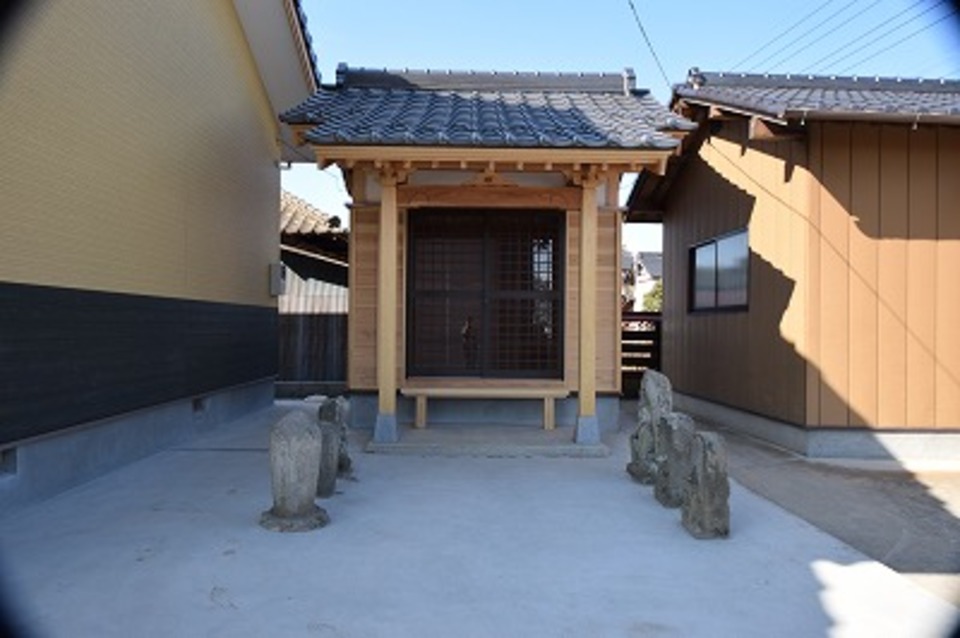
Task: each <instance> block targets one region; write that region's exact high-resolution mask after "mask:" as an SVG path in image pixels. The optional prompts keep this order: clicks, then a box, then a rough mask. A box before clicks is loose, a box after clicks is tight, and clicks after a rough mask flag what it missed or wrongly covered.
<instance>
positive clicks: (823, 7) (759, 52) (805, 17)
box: [730, 0, 834, 71]
mask: <svg viewBox="0 0 960 638" xmlns="http://www.w3.org/2000/svg"><path fill="white" fill-rule="evenodd" d="M833 1H834V0H826V2H824V3H823V4H821V5H820V6H819V7H817V8H816V9H814V10H813V11H811V12H810V13H808V14H807V15H805V16H803V17H802V18H800V19H799V20H797V21H796V22H794V23H793V25H792V26H790V27H789V28H788V29H787V30H786V31H784V32H782V33H778V34H777V35H775V36H774V37H773V39H772V40H770V41H769V42H767V43H766V44H764V45H763V46H762V47H760V48H759V49H757V50H756V51H754V52H753V53H751V54H750V55H748V56H747V57H745V58H744V59H742V60H740V61H739V62H737V63H736V64H734V65H733V67H731V69H730V70H731V71H736V70H737V69H739V68H740V67H741V66H743V65H744V64H746V63H747V62H749V61H750V60H752V59H753V58H755V57H756V56H758V55H760V54H761V53H762V52H763V51H764V50H766V48H767V47H769V46H770V45H772V44H776V43H777V42H779V41H780V38H782V37H783V36H785V35H787V34H788V33H790V32H791V31H793V30H794V29H796V28H797V27H799V26H800V25H801V24H803V23H804V22H806V21H807V20H809V19H810V18H812V17H813V16H815V15H816V14H818V13H820V12H821V11H823V10H824V9H825V8H827V5H829V4H831V3H833Z"/></svg>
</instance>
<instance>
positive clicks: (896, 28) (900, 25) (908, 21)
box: [801, 0, 945, 73]
mask: <svg viewBox="0 0 960 638" xmlns="http://www.w3.org/2000/svg"><path fill="white" fill-rule="evenodd" d="M944 2H945V0H940V1H939V2H937V4H935V5H933V7H931V8H930V9H927V11H930V10H931V9H933V8H936V7H938V6H940V5H941V4H943V3H944ZM923 3H924V0H917V1H916V2H914V3H913V4H911V5H910V6H909V7H907V8H906V9H904V10H903V11H900V12H899V13H897V14H896V15H894V16H891V17H889V18H887V19H886V20H884V21H883V22H881V23H880V24H878V25H876V26H874V27H873V28H872V29H869V30H867V31H866V32H865V33H863V34H861V35H859V36H858V37H856V38H854V39H853V40H851V41H850V42H847V43H846V44H844V45H843V46H842V47H839V48H838V49H834V50H833V51H832V52H830V53H828V54H827V55H825V56H823V57H822V58H820V59H819V60H817V61H816V62H814V63H813V64H811V65H810V66H808V67H807V68H806V69H804V70H803V71H801V73H808V72H810V71H815V70H816V69H817V67H818V66H819V65H820V63H822V62H825V61H826V60H829V59H830V58H832V57H834V56H836V55H837V54H838V53H840V52H841V51H844V50H845V49H849V48H850V47H852V46H854V45H855V44H856V43H857V42H860V41H861V40H863V39H864V38H866V37H867V36H869V35H871V34H872V33H874V32H876V31H877V30H878V29H882V28H883V27H885V26H887V25H888V24H890V23H891V22H893V21H894V20H896V19H897V18H899V17H900V16H902V15H904V14H906V13H909V12H910V11H912V10H913V9H914V8H915V7H918V6H920V5H921V4H923ZM924 13H926V11H925V12H924ZM920 15H923V13H921V14H920ZM917 17H919V16H914V17H913V18H910V19H909V20H907V21H906V22H901V23H900V24H898V25H896V26H894V27H893V28H891V29H888V30H887V31H884V32H883V33H882V34H880V35H879V36H877V37H876V38H874V39H873V40H870V42H867V43H866V44H865V45H863V46H861V47H859V48H857V49H855V50H853V51H851V52H850V53H848V54H847V55H845V56H843V57H841V58H839V59H838V60H834V61H833V62H831V63H830V64H831V65H833V64H837V63H839V62H841V61H842V60H846V59H847V58H849V57H850V56H852V55H854V54H856V53H858V52H860V51H862V50H863V49H865V48H867V47H868V46H870V45H872V44H873V43H875V42H877V41H878V40H882V39H883V38H885V37H887V36H888V35H890V34H891V33H893V32H894V31H897V30H898V29H900V28H902V27H904V26H905V25H907V24H909V23H910V22H912V21H914V20H916V19H917ZM828 66H829V65H828Z"/></svg>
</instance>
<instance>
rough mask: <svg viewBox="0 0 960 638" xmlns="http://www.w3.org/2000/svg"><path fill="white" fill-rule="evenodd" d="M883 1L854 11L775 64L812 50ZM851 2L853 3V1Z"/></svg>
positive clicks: (877, 0)
mask: <svg viewBox="0 0 960 638" xmlns="http://www.w3.org/2000/svg"><path fill="white" fill-rule="evenodd" d="M883 1H884V0H874V2H873V3H871V4H869V5H867V6H866V7H864V8H863V9H862V10H861V11H858V12H857V13H854V14H853V15H851V16H850V17H849V18H847V19H846V20H844V21H843V22H841V23H840V24H838V25H836V26H835V27H833V28H832V29H830V30H829V31H827V32H826V33H823V34H821V35H820V36H818V37H817V38H815V39H814V40H812V41H810V42H808V43H807V44H806V45H805V47H804V48H802V49H800V50H798V51H795V52H794V53H791V54H790V55H788V56H787V57H785V58H783V59H781V60H780V61H778V62H777V63H776V64H774V65H773V66H780V65H782V64H784V63H786V62H789V61H790V60H792V59H794V58H795V57H797V56H798V55H800V54H801V53H805V52H807V51H809V50H811V49H812V48H813V45H815V44H817V43H818V42H822V41H823V40H825V39H826V38H827V37H829V36H831V35H833V34H834V33H836V32H837V31H839V30H840V29H842V28H843V27H845V26H847V25H848V24H850V23H851V22H853V21H854V20H856V19H857V18H860V17H862V16H863V14H864V13H866V12H867V11H869V10H870V9H872V8H874V7H875V6H877V5H878V4H880V3H881V2H883ZM851 4H852V3H851ZM848 6H849V5H848Z"/></svg>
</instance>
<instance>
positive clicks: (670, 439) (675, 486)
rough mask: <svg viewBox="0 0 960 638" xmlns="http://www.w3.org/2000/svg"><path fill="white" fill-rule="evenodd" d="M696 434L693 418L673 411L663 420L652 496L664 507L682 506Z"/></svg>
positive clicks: (658, 437)
mask: <svg viewBox="0 0 960 638" xmlns="http://www.w3.org/2000/svg"><path fill="white" fill-rule="evenodd" d="M695 432H696V429H695V426H694V422H693V419H692V418H690V417H689V416H687V415H686V414H682V413H680V412H671V413H670V414H668V415H666V416H663V417H661V418H660V422H659V424H658V427H657V432H656V439H655V441H656V467H657V473H656V478H655V481H654V484H653V495H654V497H655V498H656V499H657V501H659V502H660V504H661V505H663V506H664V507H680V505H682V504H683V490H684V486H685V484H686V480H687V476H688V475H689V474H690V466H691V463H690V461H691V459H690V448H691V445H692V444H693V438H694V433H695Z"/></svg>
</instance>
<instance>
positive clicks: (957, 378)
mask: <svg viewBox="0 0 960 638" xmlns="http://www.w3.org/2000/svg"><path fill="white" fill-rule="evenodd" d="M745 127H746V123H745V121H741V122H727V123H725V124H724V129H723V132H722V133H720V134H719V135H714V136H713V137H712V138H710V139H709V140H708V141H707V142H706V143H705V144H704V146H703V148H702V150H701V152H700V156H699V157H698V158H695V159H694V160H693V161H692V162H691V164H690V165H689V166H688V167H687V169H686V170H685V172H684V174H683V176H682V177H681V179H680V181H678V183H677V185H676V186H677V187H676V188H675V190H674V194H673V196H672V199H671V201H670V202H669V203H668V213H667V215H668V217H667V223H666V224H665V233H664V244H665V245H664V250H665V252H666V253H667V263H666V272H665V280H666V290H665V299H666V308H665V318H666V322H665V336H664V338H665V343H664V369H665V371H666V373H667V374H668V375H670V376H671V379H672V380H673V382H674V384H675V386H676V387H677V389H678V390H681V391H684V392H688V393H690V394H693V395H696V396H700V397H704V398H707V399H711V400H714V401H718V402H721V403H725V404H729V405H733V406H735V407H739V408H741V409H745V410H749V411H753V412H757V413H760V414H764V415H767V416H771V417H774V418H779V419H783V420H786V421H788V422H792V423H797V424H805V425H808V426H814V427H816V426H823V427H846V426H854V427H857V426H859V427H876V428H904V427H906V428H919V429H924V428H957V427H960V294H957V290H958V288H957V287H956V282H955V281H954V275H955V273H956V272H958V268H960V215H958V214H957V210H958V205H960V183H958V181H960V180H957V178H956V174H955V173H956V167H957V166H958V165H960V163H958V162H960V130H958V129H957V128H949V127H925V126H920V127H918V128H917V129H916V130H911V127H909V126H905V125H879V124H870V123H811V124H808V135H807V139H806V141H797V142H778V143H775V144H771V143H749V144H748V143H747V142H746V128H745ZM744 225H749V232H750V247H751V251H752V253H753V254H752V256H751V270H750V309H749V311H748V312H733V313H728V314H724V313H718V314H704V315H692V314H689V313H687V309H686V304H687V300H686V292H687V278H688V264H687V259H688V250H689V248H690V246H691V245H693V244H695V243H697V242H698V241H702V240H705V239H709V238H710V237H713V236H716V235H718V234H721V233H724V232H727V231H730V230H734V229H736V228H738V227H743V226H744Z"/></svg>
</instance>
